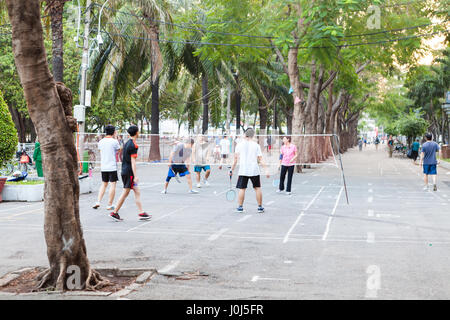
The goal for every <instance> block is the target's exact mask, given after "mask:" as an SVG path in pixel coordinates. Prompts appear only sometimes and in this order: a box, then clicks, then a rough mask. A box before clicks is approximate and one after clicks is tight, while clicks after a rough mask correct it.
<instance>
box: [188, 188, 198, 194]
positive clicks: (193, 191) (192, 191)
mask: <svg viewBox="0 0 450 320" xmlns="http://www.w3.org/2000/svg"><path fill="white" fill-rule="evenodd" d="M189 193H192V194H196V193H198V191H197V190H194V189H192V190H189Z"/></svg>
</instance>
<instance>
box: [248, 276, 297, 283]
mask: <svg viewBox="0 0 450 320" xmlns="http://www.w3.org/2000/svg"><path fill="white" fill-rule="evenodd" d="M260 280H266V281H289V279H279V278H261V277H260V276H253V278H252V280H251V281H252V282H256V281H260Z"/></svg>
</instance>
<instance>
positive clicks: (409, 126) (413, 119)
mask: <svg viewBox="0 0 450 320" xmlns="http://www.w3.org/2000/svg"><path fill="white" fill-rule="evenodd" d="M428 126H429V123H428V121H426V120H425V119H423V118H421V117H420V116H419V115H418V114H415V113H410V114H408V115H406V116H405V117H404V118H401V119H399V120H397V128H398V131H399V132H400V134H402V135H404V136H406V137H407V138H408V144H411V141H412V140H413V139H414V138H416V137H420V136H423V135H424V134H425V132H426V131H427V128H428Z"/></svg>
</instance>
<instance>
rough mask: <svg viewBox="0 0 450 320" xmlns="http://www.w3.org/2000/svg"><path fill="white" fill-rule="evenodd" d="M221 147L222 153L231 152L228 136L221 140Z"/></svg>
mask: <svg viewBox="0 0 450 320" xmlns="http://www.w3.org/2000/svg"><path fill="white" fill-rule="evenodd" d="M220 148H221V153H222V154H229V153H230V140H228V138H225V139H222V140H220Z"/></svg>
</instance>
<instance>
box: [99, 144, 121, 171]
mask: <svg viewBox="0 0 450 320" xmlns="http://www.w3.org/2000/svg"><path fill="white" fill-rule="evenodd" d="M98 149H99V150H100V158H101V166H100V167H101V171H102V172H111V171H117V161H116V153H117V151H119V150H120V145H119V141H117V140H116V139H113V138H103V139H102V140H100V141H99V142H98Z"/></svg>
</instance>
